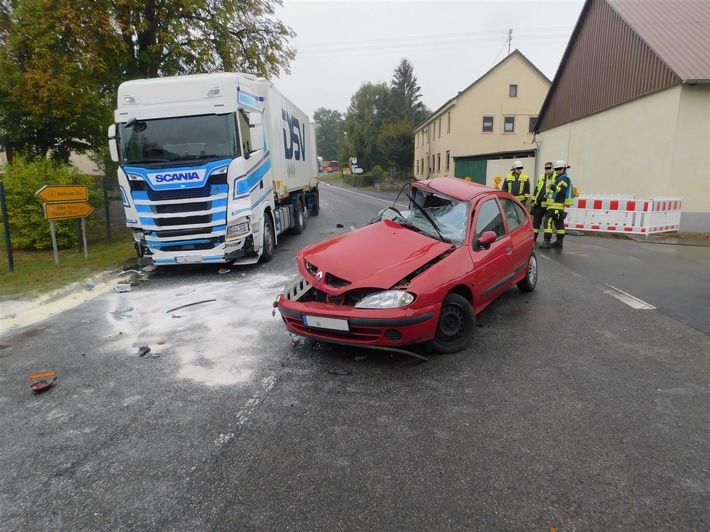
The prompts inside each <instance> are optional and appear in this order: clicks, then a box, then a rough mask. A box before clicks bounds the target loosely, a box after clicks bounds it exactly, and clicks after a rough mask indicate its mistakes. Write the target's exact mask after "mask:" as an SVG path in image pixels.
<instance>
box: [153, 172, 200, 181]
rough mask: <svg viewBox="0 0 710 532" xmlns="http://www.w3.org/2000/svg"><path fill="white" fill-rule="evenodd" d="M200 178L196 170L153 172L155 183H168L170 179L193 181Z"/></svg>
mask: <svg viewBox="0 0 710 532" xmlns="http://www.w3.org/2000/svg"><path fill="white" fill-rule="evenodd" d="M195 179H201V177H200V174H198V173H197V172H172V173H169V174H167V173H166V174H155V182H156V183H169V182H170V181H194V180H195Z"/></svg>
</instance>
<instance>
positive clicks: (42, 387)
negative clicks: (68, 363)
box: [27, 370, 57, 393]
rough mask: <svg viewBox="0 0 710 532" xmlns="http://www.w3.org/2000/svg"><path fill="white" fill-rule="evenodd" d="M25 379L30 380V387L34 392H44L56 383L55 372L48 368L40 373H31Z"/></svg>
mask: <svg viewBox="0 0 710 532" xmlns="http://www.w3.org/2000/svg"><path fill="white" fill-rule="evenodd" d="M27 380H28V381H32V382H31V384H30V389H31V390H32V391H33V392H34V393H42V392H46V391H47V390H49V389H50V388H51V387H52V386H54V385H55V384H56V383H57V372H56V371H54V370H49V371H43V372H42V373H33V374H32V375H28V376H27Z"/></svg>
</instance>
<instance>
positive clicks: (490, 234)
mask: <svg viewBox="0 0 710 532" xmlns="http://www.w3.org/2000/svg"><path fill="white" fill-rule="evenodd" d="M497 238H498V235H496V233H495V231H484V232H483V234H482V235H481V236H480V237H479V238H478V242H477V243H476V249H480V248H483V249H488V248H490V247H491V244H493V242H495V241H496V239H497Z"/></svg>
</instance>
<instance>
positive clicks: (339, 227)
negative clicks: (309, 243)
mask: <svg viewBox="0 0 710 532" xmlns="http://www.w3.org/2000/svg"><path fill="white" fill-rule="evenodd" d="M335 227H337V228H338V229H342V228H343V227H345V226H344V225H343V224H335Z"/></svg>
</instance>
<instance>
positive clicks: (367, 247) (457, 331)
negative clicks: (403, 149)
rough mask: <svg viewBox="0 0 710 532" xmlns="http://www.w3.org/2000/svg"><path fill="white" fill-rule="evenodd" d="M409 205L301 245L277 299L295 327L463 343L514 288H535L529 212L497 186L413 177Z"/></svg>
mask: <svg viewBox="0 0 710 532" xmlns="http://www.w3.org/2000/svg"><path fill="white" fill-rule="evenodd" d="M407 197H408V198H409V209H408V210H403V211H399V210H398V209H397V208H396V207H395V206H393V207H387V208H386V209H384V210H383V211H382V212H380V214H379V215H378V217H377V218H376V219H375V220H373V223H371V224H370V225H368V226H366V227H363V228H362V229H358V230H356V231H352V232H350V233H346V234H344V235H341V236H338V237H336V238H332V239H330V240H326V241H325V242H321V243H319V244H314V245H312V246H309V247H306V248H304V249H302V250H301V251H300V253H299V254H298V258H297V260H298V269H299V272H300V274H301V276H300V277H299V278H298V279H297V281H296V282H295V283H293V285H291V286H290V287H288V288H287V289H286V290H285V291H284V293H283V294H281V295H280V296H279V299H278V309H279V312H280V313H281V316H282V318H283V320H284V323H285V324H286V327H287V328H288V330H289V331H291V332H292V333H295V334H298V335H302V336H308V337H312V338H316V339H318V340H322V341H324V342H332V343H339V344H348V345H359V346H371V347H390V348H393V347H400V346H406V345H410V344H419V343H423V342H429V344H430V346H431V347H432V349H433V350H434V351H437V352H440V353H454V352H456V351H460V350H461V349H464V348H465V347H466V346H467V345H468V342H469V340H470V339H471V336H472V335H473V331H474V329H475V322H476V314H478V313H480V312H481V311H482V310H483V309H485V308H486V307H487V306H488V305H489V304H490V303H491V302H493V300H495V298H496V297H498V296H499V295H500V294H502V293H503V292H505V291H506V290H508V289H509V288H511V287H512V286H514V285H517V286H518V288H519V289H520V290H521V291H522V292H530V291H532V290H534V289H535V285H536V283H537V274H538V264H537V258H536V256H535V253H534V252H533V230H532V224H531V222H530V217H529V215H528V213H527V210H526V209H525V208H524V207H523V205H522V204H520V203H519V202H518V201H517V200H516V199H515V198H514V197H513V196H511V195H510V194H508V193H506V192H502V191H500V190H495V189H491V188H488V187H484V186H482V185H477V184H475V183H470V182H466V181H463V180H461V179H455V178H446V177H444V178H438V179H431V180H428V181H418V182H415V183H413V184H412V185H411V187H410V188H409V192H408V193H407Z"/></svg>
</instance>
